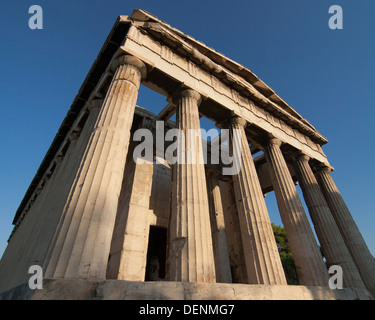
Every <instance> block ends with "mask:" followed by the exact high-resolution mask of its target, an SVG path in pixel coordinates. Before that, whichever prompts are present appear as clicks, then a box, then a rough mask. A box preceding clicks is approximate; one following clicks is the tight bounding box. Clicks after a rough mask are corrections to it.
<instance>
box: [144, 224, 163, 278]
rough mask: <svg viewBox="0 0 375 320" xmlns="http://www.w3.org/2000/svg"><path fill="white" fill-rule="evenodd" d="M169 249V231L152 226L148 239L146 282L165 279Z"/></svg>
mask: <svg viewBox="0 0 375 320" xmlns="http://www.w3.org/2000/svg"><path fill="white" fill-rule="evenodd" d="M166 249H167V229H166V228H162V227H156V226H150V234H149V238H148V250H147V264H146V275H145V280H146V281H160V280H164V279H165V263H166Z"/></svg>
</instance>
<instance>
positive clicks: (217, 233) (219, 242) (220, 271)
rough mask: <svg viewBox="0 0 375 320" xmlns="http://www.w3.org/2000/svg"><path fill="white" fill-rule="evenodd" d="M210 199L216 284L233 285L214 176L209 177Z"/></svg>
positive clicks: (219, 198)
mask: <svg viewBox="0 0 375 320" xmlns="http://www.w3.org/2000/svg"><path fill="white" fill-rule="evenodd" d="M207 184H208V193H209V199H210V208H211V210H210V218H211V231H212V241H213V247H214V258H215V271H216V282H222V283H232V275H231V270H230V262H229V254H228V245H227V237H226V234H225V222H224V210H223V202H222V198H221V192H220V187H219V180H218V178H217V177H216V176H214V175H209V176H208V177H207Z"/></svg>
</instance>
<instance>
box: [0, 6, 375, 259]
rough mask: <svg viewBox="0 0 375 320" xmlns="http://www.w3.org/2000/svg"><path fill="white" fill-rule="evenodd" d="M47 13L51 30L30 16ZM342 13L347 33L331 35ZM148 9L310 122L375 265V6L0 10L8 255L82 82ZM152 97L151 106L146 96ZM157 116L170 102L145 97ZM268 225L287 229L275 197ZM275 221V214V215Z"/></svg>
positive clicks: (0, 185) (1, 234)
mask: <svg viewBox="0 0 375 320" xmlns="http://www.w3.org/2000/svg"><path fill="white" fill-rule="evenodd" d="M34 4H37V5H40V6H41V7H42V8H43V11H44V12H43V13H44V15H43V17H44V25H43V27H44V28H43V30H30V29H29V27H28V20H29V17H30V16H31V15H30V14H28V9H29V7H30V6H31V5H34ZM333 4H338V5H341V6H342V8H343V11H344V29H343V30H331V29H329V27H328V20H329V17H330V15H329V14H328V8H329V7H330V6H331V5H333ZM134 8H142V9H145V10H147V11H149V12H151V13H153V14H155V15H156V16H157V17H159V18H160V19H162V20H164V21H166V22H168V23H169V24H170V25H172V26H173V27H176V28H178V29H180V30H181V31H183V32H184V33H186V34H189V35H191V36H193V37H195V38H196V39H198V40H201V41H203V42H204V43H206V44H207V45H208V46H210V47H213V48H214V49H215V50H216V51H219V52H222V53H223V54H225V55H226V56H227V57H229V58H231V59H233V60H235V61H237V62H239V63H241V64H243V65H245V66H246V67H248V68H249V69H250V70H251V71H253V72H254V73H255V74H256V75H258V76H259V77H260V78H261V79H262V80H263V81H264V82H265V83H267V84H268V85H269V86H270V87H271V88H273V89H274V90H275V91H276V92H277V93H278V94H279V95H280V96H281V97H282V98H283V99H284V100H285V101H287V102H288V103H289V104H290V105H291V106H292V107H294V108H295V109H296V110H297V111H298V112H299V113H300V114H301V115H302V116H303V117H305V118H306V119H308V120H309V121H310V123H312V124H313V125H314V126H315V127H316V128H317V129H318V130H319V131H320V132H321V133H322V134H323V135H324V136H326V137H327V138H328V140H329V143H328V144H327V145H326V146H324V147H323V150H324V152H325V153H326V155H327V156H328V159H329V161H330V163H331V164H332V165H333V166H334V167H335V169H336V171H335V172H334V173H333V174H332V175H333V178H334V180H335V182H336V184H337V185H338V187H339V189H340V191H341V194H342V195H343V197H344V199H345V200H346V203H347V204H348V206H349V208H350V209H351V212H352V214H353V216H354V219H355V221H356V222H357V224H358V226H359V229H360V230H361V232H362V234H363V236H364V238H365V240H366V242H367V244H368V246H369V248H370V250H371V252H372V254H373V255H375V235H374V226H375V202H374V197H375V194H374V189H375V188H374V180H375V168H374V157H375V151H374V149H375V148H374V138H375V136H374V130H373V129H374V125H373V121H374V119H373V118H374V116H375V109H374V101H375V99H374V98H375V97H374V95H375V93H374V92H375V90H374V83H375V81H374V80H375V65H374V60H375V41H374V40H375V39H374V31H375V20H374V18H373V17H374V13H375V1H373V0H361V1H352V0H351V1H349V0H348V1H336V0H335V1H334V0H332V1H326V0H320V1H311V0H310V1H308V0H284V1H280V0H263V1H250V0H246V1H238V0H231V1H221V0H216V1H203V0H200V1H195V0H190V1H184V2H182V1H175V0H174V1H163V0H152V1H140V0H139V1H124V0H122V1H114V0H107V1H97V0H94V1H93V0H91V1H88V0H86V1H83V0H75V1H71V0H65V1H57V0H48V1H43V0H35V1H34V0H33V1H24V0H17V1H10V0H4V1H3V2H2V5H1V10H0V39H1V50H0V58H1V59H0V70H1V72H0V79H1V80H0V81H1V85H0V96H1V100H0V137H1V139H0V150H1V157H0V161H1V162H0V172H1V180H0V255H1V254H2V252H3V250H4V249H5V247H6V241H7V239H8V236H9V235H10V233H11V230H12V224H11V223H12V219H13V217H14V214H15V212H16V210H17V208H18V205H19V204H20V202H21V200H22V198H23V196H24V194H25V192H26V190H27V188H28V186H29V184H30V182H31V180H32V178H33V177H34V175H35V173H36V171H37V169H38V167H39V165H40V163H41V161H42V159H43V157H44V155H45V153H46V151H47V149H48V147H49V146H50V144H51V142H52V140H53V138H54V136H55V134H56V132H57V129H58V128H59V126H60V124H61V122H62V120H63V118H64V116H65V114H66V112H67V111H68V109H69V107H70V105H71V103H72V101H73V99H74V97H75V95H76V93H77V92H78V89H79V88H80V86H81V84H82V81H83V80H84V78H85V76H86V74H87V72H88V70H89V69H90V67H91V64H92V63H93V61H94V59H95V58H96V55H97V53H98V52H99V50H100V48H101V46H102V44H103V42H104V40H105V39H106V37H107V35H108V33H109V31H110V29H111V27H112V25H113V23H114V22H115V20H116V18H117V16H118V15H120V14H128V15H130V14H131V12H132V10H133V9H134ZM142 93H144V94H142ZM138 104H139V105H141V106H144V107H147V108H150V109H151V110H154V111H156V112H157V111H159V110H160V109H161V108H162V107H164V106H165V104H166V102H165V98H164V97H160V96H159V97H157V96H156V97H155V96H154V95H150V94H149V92H148V91H147V90H145V89H142V91H141V98H140V99H139V102H138ZM266 199H267V204H269V207H270V208H269V211H270V215H271V219H272V220H273V221H275V222H276V223H281V222H280V219H279V217H278V213H277V212H276V210H277V209H276V207H275V204H274V199H272V195H270V196H267V198H266ZM275 212H276V213H275Z"/></svg>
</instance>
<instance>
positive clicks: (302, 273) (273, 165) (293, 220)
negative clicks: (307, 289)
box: [264, 138, 328, 286]
mask: <svg viewBox="0 0 375 320" xmlns="http://www.w3.org/2000/svg"><path fill="white" fill-rule="evenodd" d="M280 146H281V141H280V140H278V139H275V138H272V139H269V140H268V142H267V143H266V145H265V147H264V153H265V156H266V159H267V162H268V166H269V170H270V176H271V179H272V185H273V188H274V191H275V195H276V199H277V204H278V207H279V211H280V215H281V219H282V221H283V224H284V228H285V231H286V234H287V237H288V242H289V244H290V248H291V250H292V254H293V258H294V261H295V264H296V268H297V273H298V277H299V282H300V284H303V285H307V286H328V272H327V268H326V266H325V265H324V262H323V257H322V255H321V254H320V251H319V247H318V245H317V242H316V240H315V236H314V233H313V231H312V229H311V226H310V223H309V221H308V219H307V216H306V213H305V210H304V208H303V205H302V202H301V200H300V198H299V196H298V193H297V190H296V187H295V185H294V182H293V179H292V177H291V175H290V172H289V169H288V166H287V164H286V162H285V159H284V156H283V154H282V152H281V149H280Z"/></svg>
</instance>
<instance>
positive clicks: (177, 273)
mask: <svg viewBox="0 0 375 320" xmlns="http://www.w3.org/2000/svg"><path fill="white" fill-rule="evenodd" d="M173 100H174V103H175V104H176V118H177V129H179V131H180V133H181V136H180V137H179V148H178V154H179V155H178V157H179V160H178V162H177V163H176V164H174V166H173V177H172V179H173V182H172V183H173V185H172V208H171V218H170V226H169V229H170V234H169V256H168V270H169V271H168V273H169V274H168V278H169V280H172V281H187V282H215V263H214V257H213V248H212V238H211V227H210V216H209V207H208V198H207V185H206V177H205V170H204V163H203V151H202V145H201V135H200V122H199V112H198V105H199V103H200V100H201V97H200V95H199V93H197V92H196V91H193V90H190V89H184V90H181V91H179V92H178V93H176V94H175V95H174V96H173ZM189 130H190V132H189ZM192 136H194V137H195V138H194V139H195V143H191V142H192V141H191V139H192ZM184 138H185V139H184ZM194 144H195V147H194Z"/></svg>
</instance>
